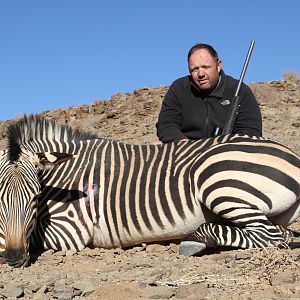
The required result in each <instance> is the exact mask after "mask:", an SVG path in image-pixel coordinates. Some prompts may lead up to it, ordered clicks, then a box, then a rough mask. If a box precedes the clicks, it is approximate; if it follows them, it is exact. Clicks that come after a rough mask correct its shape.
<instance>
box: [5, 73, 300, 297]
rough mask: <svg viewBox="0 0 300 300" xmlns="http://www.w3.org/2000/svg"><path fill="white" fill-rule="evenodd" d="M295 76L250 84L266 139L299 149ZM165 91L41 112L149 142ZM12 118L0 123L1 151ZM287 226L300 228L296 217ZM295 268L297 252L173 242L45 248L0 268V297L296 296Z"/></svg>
mask: <svg viewBox="0 0 300 300" xmlns="http://www.w3.org/2000/svg"><path fill="white" fill-rule="evenodd" d="M292 79H293V80H282V81H273V82H268V83H254V84H251V85H250V87H251V88H252V90H253V91H254V93H255V95H256V96H257V99H258V101H259V103H260V107H261V110H262V113H263V120H264V136H265V137H268V138H272V139H274V140H276V141H279V142H281V143H283V144H285V145H287V146H289V147H290V148H291V149H292V150H294V151H295V152H296V153H298V154H300V147H299V146H300V139H299V137H300V130H299V127H300V93H299V90H300V89H299V88H300V81H299V79H295V78H292ZM166 90H167V87H159V88H148V87H146V88H142V89H139V90H136V91H134V92H133V93H128V94H117V95H115V96H113V97H112V99H111V100H108V101H95V102H94V103H93V104H91V105H82V106H78V107H70V108H66V109H59V110H57V111H47V112H43V115H46V116H48V117H51V118H54V119H56V120H58V121H59V122H65V123H69V124H70V125H71V126H74V127H81V128H85V129H87V130H92V131H97V132H98V133H99V132H100V133H101V135H102V136H103V137H108V138H113V139H118V140H123V141H126V142H131V143H146V142H151V141H154V140H155V139H156V136H155V121H156V118H157V114H158V111H159V107H160V104H161V100H162V98H163V95H164V93H165V92H166ZM10 122H13V121H5V122H1V123H0V136H1V137H2V140H1V143H0V145H1V148H5V141H4V138H5V128H6V126H7V124H9V123H10ZM291 228H292V229H294V230H298V231H300V219H298V220H297V222H295V223H294V224H293V225H292V226H291ZM296 241H298V242H300V239H298V240H296ZM299 271H300V249H287V248H286V249H285V248H284V249H279V248H266V249H260V250H236V249H219V250H218V251H210V252H207V253H205V254H204V255H202V256H201V257H184V256H180V255H179V254H178V244H177V243H174V242H168V243H166V244H142V245H139V246H136V247H133V248H130V249H126V250H124V249H114V250H104V249H85V250H84V251H82V252H79V253H76V252H75V251H72V250H70V251H60V252H56V253H55V252H54V251H52V250H49V251H46V252H44V253H42V254H40V255H36V256H35V257H33V262H32V264H31V265H30V266H29V267H27V268H23V267H22V268H18V269H13V268H11V267H9V266H8V265H6V264H1V265H0V299H16V298H20V299H41V300H43V299H86V300H91V299H109V300H113V299H122V300H127V299H130V300H135V299H174V300H175V299H189V300H192V299H300V272H299Z"/></svg>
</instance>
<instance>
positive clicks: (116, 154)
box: [0, 116, 300, 266]
mask: <svg viewBox="0 0 300 300" xmlns="http://www.w3.org/2000/svg"><path fill="white" fill-rule="evenodd" d="M8 141H9V147H8V150H5V151H3V152H2V153H1V157H0V159H1V160H0V175H1V177H0V249H1V250H2V252H3V256H4V258H5V259H6V260H7V261H8V262H9V263H10V264H11V265H15V266H19V265H22V264H24V263H26V261H27V260H28V244H29V235H30V243H31V246H35V247H36V246H40V247H42V248H45V249H47V248H52V249H77V250H81V249H83V248H84V247H87V246H91V247H105V248H113V247H128V246H131V245H136V244H139V243H142V242H151V241H159V240H170V239H182V238H186V239H189V238H190V239H191V240H193V241H196V242H200V243H205V244H206V245H207V246H219V245H225V246H226V245H228V246H238V247H243V248H247V247H261V246H266V245H268V244H275V243H277V242H281V241H283V235H282V231H280V230H278V228H277V227H276V226H274V224H280V225H283V226H287V225H288V224H290V223H291V222H292V221H294V220H295V218H296V217H297V216H298V215H299V210H300V208H299V193H300V192H299V183H300V171H299V170H300V163H299V158H298V157H297V156H296V155H295V154H294V153H292V152H291V151H290V150H288V149H287V148H285V147H283V146H281V145H279V144H277V143H274V142H272V141H269V140H264V139H260V138H250V137H242V136H234V135H228V136H220V137H216V138H211V139H207V140H200V141H195V142H181V143H178V144H175V143H170V144H165V145H130V144H125V143H122V142H118V141H113V140H105V139H101V138H98V137H97V136H96V135H95V134H89V133H82V132H80V131H76V130H75V131H74V130H72V129H70V128H69V127H68V126H65V125H60V124H56V123H54V122H52V121H48V120H46V119H43V118H39V117H35V116H30V117H25V118H24V119H22V120H20V121H19V122H17V123H16V124H15V125H13V126H12V127H10V128H9V130H8ZM50 166H52V168H50ZM37 195H38V197H36V196H37ZM11 211H13V216H14V217H13V218H11V219H10V220H11V222H10V223H8V222H7V221H6V220H7V218H8V217H9V216H11V213H9V212H11ZM12 223H15V224H12ZM12 227H16V228H18V230H19V231H20V232H22V233H20V234H19V236H16V238H15V237H14V238H13V237H12V236H11V234H10V233H9V232H11V230H12V229H11V228H12ZM24 237H25V238H24ZM16 252H17V253H18V254H16Z"/></svg>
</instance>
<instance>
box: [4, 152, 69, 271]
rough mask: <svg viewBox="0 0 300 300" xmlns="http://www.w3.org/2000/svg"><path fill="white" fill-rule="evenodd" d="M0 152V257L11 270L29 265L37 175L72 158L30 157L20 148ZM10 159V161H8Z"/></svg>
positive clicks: (48, 154)
mask: <svg viewBox="0 0 300 300" xmlns="http://www.w3.org/2000/svg"><path fill="white" fill-rule="evenodd" d="M11 152H12V151H11V149H9V150H4V151H0V255H1V256H2V257H3V259H4V260H5V261H6V262H7V263H8V264H9V265H10V266H13V267H20V266H27V265H28V264H29V258H30V256H29V241H30V235H31V233H32V230H33V229H34V227H35V224H36V215H37V196H38V195H39V194H40V192H41V185H40V182H39V173H40V171H42V170H44V169H45V168H50V167H51V166H54V165H57V164H60V163H61V162H64V161H66V160H68V159H70V158H71V157H72V155H70V154H65V155H64V154H60V153H56V152H44V153H34V152H32V151H29V150H25V149H23V148H22V147H20V149H19V151H18V155H17V156H16V155H12V153H11ZM12 158H14V159H12Z"/></svg>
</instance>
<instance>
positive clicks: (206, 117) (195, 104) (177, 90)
mask: <svg viewBox="0 0 300 300" xmlns="http://www.w3.org/2000/svg"><path fill="white" fill-rule="evenodd" d="M220 75H221V80H220V82H219V84H218V85H217V86H216V88H215V89H214V90H213V91H211V92H210V93H209V94H204V93H202V92H201V91H200V90H199V89H198V88H197V86H196V85H195V84H194V83H193V82H192V79H191V76H185V77H182V78H179V79H177V80H176V81H174V82H173V83H172V85H171V86H170V88H169V90H168V92H167V93H166V95H165V98H164V100H163V103H162V107H161V111H160V114H159V117H158V122H157V124H156V128H157V136H158V138H159V139H160V140H161V141H162V142H164V143H168V142H172V141H179V140H181V139H184V138H188V139H191V140H197V139H203V138H209V137H212V136H213V135H214V131H215V129H216V128H217V127H219V128H220V130H221V131H222V129H223V128H224V125H225V122H226V119H227V117H228V111H229V107H230V105H229V104H230V101H231V99H233V97H234V95H235V92H236V88H237V86H238V80H236V79H234V78H232V77H230V76H228V75H225V73H224V71H223V70H222V71H221V73H220ZM239 96H240V109H239V113H238V115H237V120H236V123H235V128H234V133H239V134H248V135H254V136H261V135H262V118H261V113H260V109H259V106H258V103H257V101H256V99H255V97H254V95H253V93H252V91H251V89H250V88H249V87H248V86H247V85H246V84H244V83H243V84H242V86H241V89H240V93H239Z"/></svg>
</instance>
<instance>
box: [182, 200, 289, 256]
mask: <svg viewBox="0 0 300 300" xmlns="http://www.w3.org/2000/svg"><path fill="white" fill-rule="evenodd" d="M213 212H214V213H216V214H219V215H220V216H222V217H223V218H225V219H227V220H228V221H230V222H231V224H232V225H221V224H213V223H205V224H202V225H200V227H199V228H198V229H197V230H196V231H195V232H193V233H192V234H191V235H189V236H187V237H186V238H185V239H184V240H183V241H182V243H181V244H180V249H179V253H180V254H182V255H188V256H189V255H194V254H200V253H201V252H203V251H204V250H205V248H206V247H213V248H214V247H218V246H228V247H237V248H243V249H247V248H262V247H267V246H272V245H273V246H275V245H284V244H285V243H286V242H287V240H288V239H289V238H290V234H289V232H288V230H287V229H285V228H283V227H280V226H275V225H274V224H272V223H271V222H270V221H269V220H268V218H267V217H266V216H265V215H264V214H263V213H262V212H261V211H260V210H258V209H257V208H254V207H253V206H248V207H243V208H241V207H239V208H230V209H225V210H222V211H217V209H214V210H213ZM197 243H199V245H198V249H199V251H197V247H196V244H197Z"/></svg>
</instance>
